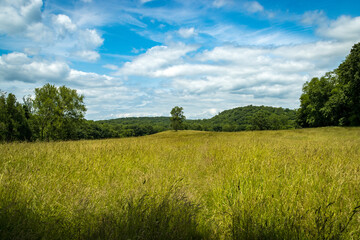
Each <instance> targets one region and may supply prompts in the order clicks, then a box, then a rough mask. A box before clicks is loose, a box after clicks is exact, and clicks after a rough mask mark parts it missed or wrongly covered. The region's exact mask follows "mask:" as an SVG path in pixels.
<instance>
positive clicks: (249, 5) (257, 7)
mask: <svg viewBox="0 0 360 240" xmlns="http://www.w3.org/2000/svg"><path fill="white" fill-rule="evenodd" d="M244 7H245V9H246V11H248V12H250V13H256V12H262V11H264V7H263V6H262V5H261V4H260V3H259V2H257V1H253V2H246V3H245V4H244Z"/></svg>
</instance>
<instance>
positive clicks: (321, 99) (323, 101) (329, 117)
mask: <svg viewBox="0 0 360 240" xmlns="http://www.w3.org/2000/svg"><path fill="white" fill-rule="evenodd" d="M359 93H360V43H357V44H355V45H354V46H353V47H352V49H351V52H350V54H349V55H348V56H347V57H346V59H345V61H344V62H343V63H342V64H340V66H339V67H338V68H337V69H335V70H334V71H333V72H330V73H327V74H326V75H325V76H323V77H321V78H320V79H318V78H313V79H312V80H311V81H310V82H306V83H305V84H304V87H303V94H302V95H301V97H300V109H299V110H298V112H297V122H298V124H299V125H300V126H302V127H320V126H331V125H332V126H336V125H342V126H346V125H352V126H358V125H360V94H359Z"/></svg>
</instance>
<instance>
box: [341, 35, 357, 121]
mask: <svg viewBox="0 0 360 240" xmlns="http://www.w3.org/2000/svg"><path fill="white" fill-rule="evenodd" d="M336 72H337V74H338V76H339V81H340V84H341V89H339V90H338V92H337V96H336V99H338V100H339V101H340V103H342V104H343V106H342V107H343V108H345V109H346V110H347V111H346V113H347V114H346V115H345V116H343V120H342V121H345V122H347V123H348V125H353V126H358V125H360V42H359V43H357V44H355V45H354V46H353V47H352V49H351V51H350V54H349V55H348V56H347V57H346V59H345V61H344V62H343V63H341V64H340V66H339V67H338V68H337V70H336Z"/></svg>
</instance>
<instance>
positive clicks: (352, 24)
mask: <svg viewBox="0 0 360 240" xmlns="http://www.w3.org/2000/svg"><path fill="white" fill-rule="evenodd" d="M317 33H318V34H319V35H320V36H324V37H327V38H330V39H336V40H341V41H353V42H358V41H360V17H355V18H352V17H349V16H341V17H339V18H338V19H336V20H335V21H330V22H329V23H328V24H323V25H322V26H320V27H319V28H318V30H317Z"/></svg>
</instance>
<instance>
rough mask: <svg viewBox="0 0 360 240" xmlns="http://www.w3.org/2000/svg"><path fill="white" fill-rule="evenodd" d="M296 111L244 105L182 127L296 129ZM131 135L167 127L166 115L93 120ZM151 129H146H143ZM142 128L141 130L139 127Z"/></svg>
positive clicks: (166, 128)
mask: <svg viewBox="0 0 360 240" xmlns="http://www.w3.org/2000/svg"><path fill="white" fill-rule="evenodd" d="M295 118H296V111H295V110H291V109H286V108H285V109H284V108H275V107H266V106H252V105H250V106H246V107H238V108H234V109H230V110H225V111H223V112H221V113H219V114H218V115H216V116H214V117H212V118H210V119H202V120H186V121H185V123H184V129H189V130H201V131H228V132H232V131H244V130H266V129H291V128H295V127H296V124H295ZM96 122H97V123H100V124H105V125H107V126H112V128H114V129H119V130H122V131H124V130H125V129H132V132H131V134H134V133H133V132H135V135H138V134H140V133H144V134H151V133H155V132H161V131H165V130H170V129H171V128H170V119H169V117H129V118H117V119H110V120H101V121H96ZM149 128H150V129H151V131H146V130H145V129H149ZM141 129H143V130H141Z"/></svg>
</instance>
